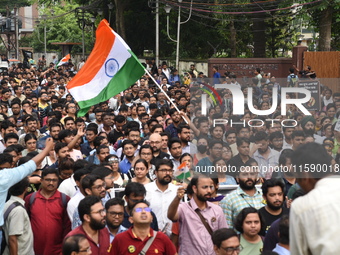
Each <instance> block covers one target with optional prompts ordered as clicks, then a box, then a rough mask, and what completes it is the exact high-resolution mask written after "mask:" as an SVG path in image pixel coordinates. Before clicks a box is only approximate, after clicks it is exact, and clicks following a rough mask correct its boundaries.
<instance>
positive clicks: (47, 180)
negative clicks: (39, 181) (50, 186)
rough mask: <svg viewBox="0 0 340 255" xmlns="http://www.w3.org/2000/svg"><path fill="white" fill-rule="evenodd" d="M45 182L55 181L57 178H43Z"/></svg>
mask: <svg viewBox="0 0 340 255" xmlns="http://www.w3.org/2000/svg"><path fill="white" fill-rule="evenodd" d="M44 181H45V182H57V181H59V179H44Z"/></svg>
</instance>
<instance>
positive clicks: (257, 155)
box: [254, 146, 275, 159]
mask: <svg viewBox="0 0 340 255" xmlns="http://www.w3.org/2000/svg"><path fill="white" fill-rule="evenodd" d="M268 150H269V151H270V153H269V155H268V158H267V159H270V158H271V157H274V156H275V152H273V150H272V149H271V148H270V147H269V146H268ZM254 156H256V157H259V158H264V157H263V155H262V154H260V152H259V150H256V151H255V152H254Z"/></svg>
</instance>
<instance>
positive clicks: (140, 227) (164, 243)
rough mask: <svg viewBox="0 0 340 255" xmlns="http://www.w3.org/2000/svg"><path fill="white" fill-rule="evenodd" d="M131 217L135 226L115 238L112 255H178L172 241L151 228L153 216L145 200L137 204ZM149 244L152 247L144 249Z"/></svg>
mask: <svg viewBox="0 0 340 255" xmlns="http://www.w3.org/2000/svg"><path fill="white" fill-rule="evenodd" d="M130 215H131V216H130V221H131V222H132V224H133V226H132V227H131V228H129V229H128V230H127V231H125V232H123V233H121V234H118V235H117V236H116V237H115V239H114V240H113V242H112V245H111V251H110V253H109V254H110V255H125V254H126V255H129V254H160V255H162V254H166V255H175V254H177V253H176V248H175V246H174V245H173V243H172V242H171V241H170V239H169V238H168V237H167V236H166V235H165V234H163V233H162V232H156V231H154V230H153V229H152V228H151V227H150V224H151V222H152V215H151V208H150V207H149V204H148V202H146V201H145V200H144V201H140V202H138V203H136V204H135V205H134V206H133V208H132V210H131V213H130ZM152 239H153V240H152ZM148 244H149V245H150V246H149V247H148V248H147V249H146V248H144V247H145V246H147V245H148ZM142 250H144V251H145V253H143V252H142Z"/></svg>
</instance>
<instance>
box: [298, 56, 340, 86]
mask: <svg viewBox="0 0 340 255" xmlns="http://www.w3.org/2000/svg"><path fill="white" fill-rule="evenodd" d="M303 63H304V67H306V66H307V65H310V66H311V67H312V70H314V71H315V72H316V75H317V77H318V78H320V80H321V83H322V84H324V85H326V86H327V87H329V88H331V89H332V90H333V92H336V91H337V92H340V52H338V51H326V52H325V51H319V52H310V51H305V52H304V54H303ZM336 78H337V79H336Z"/></svg>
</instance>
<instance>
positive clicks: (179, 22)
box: [164, 0, 193, 70]
mask: <svg viewBox="0 0 340 255" xmlns="http://www.w3.org/2000/svg"><path fill="white" fill-rule="evenodd" d="M178 2H179V3H182V0H178ZM192 2H193V0H191V3H190V12H189V17H188V19H187V20H186V21H183V22H181V6H180V5H178V21H177V38H176V40H174V39H172V38H171V37H170V34H169V14H170V11H171V6H170V5H168V4H167V5H165V7H164V10H165V12H166V14H167V20H166V21H167V22H166V27H167V28H166V31H167V35H168V37H169V39H170V40H171V41H173V42H176V69H177V70H179V40H180V33H181V25H182V24H185V23H187V22H188V21H189V20H190V18H191V12H192Z"/></svg>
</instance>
